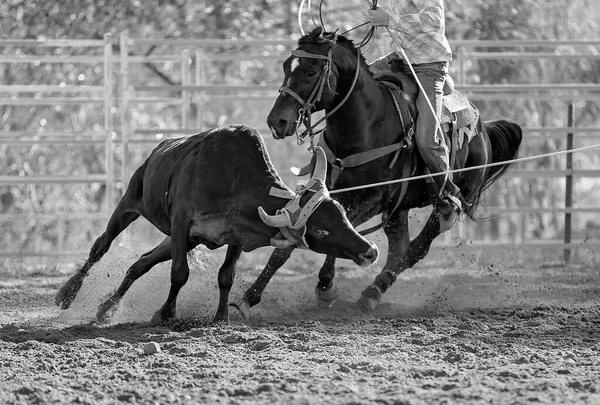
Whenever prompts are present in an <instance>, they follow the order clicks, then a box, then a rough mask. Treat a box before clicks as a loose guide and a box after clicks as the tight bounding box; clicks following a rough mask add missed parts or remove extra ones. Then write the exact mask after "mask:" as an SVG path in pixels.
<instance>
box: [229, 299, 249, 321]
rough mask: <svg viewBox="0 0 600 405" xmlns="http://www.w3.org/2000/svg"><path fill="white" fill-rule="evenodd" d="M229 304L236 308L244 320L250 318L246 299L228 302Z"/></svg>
mask: <svg viewBox="0 0 600 405" xmlns="http://www.w3.org/2000/svg"><path fill="white" fill-rule="evenodd" d="M229 306H230V307H232V308H235V309H237V310H238V311H239V313H240V315H242V318H244V320H245V321H247V320H249V319H250V304H248V301H246V300H245V299H244V298H242V299H240V300H237V301H235V302H230V303H229Z"/></svg>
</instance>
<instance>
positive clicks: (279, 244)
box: [270, 232, 294, 249]
mask: <svg viewBox="0 0 600 405" xmlns="http://www.w3.org/2000/svg"><path fill="white" fill-rule="evenodd" d="M270 242H271V246H274V247H276V248H278V249H286V248H289V247H292V246H294V243H293V242H292V241H290V240H288V239H286V237H285V236H283V234H282V233H281V232H277V235H275V236H273V237H272V238H271V240H270Z"/></svg>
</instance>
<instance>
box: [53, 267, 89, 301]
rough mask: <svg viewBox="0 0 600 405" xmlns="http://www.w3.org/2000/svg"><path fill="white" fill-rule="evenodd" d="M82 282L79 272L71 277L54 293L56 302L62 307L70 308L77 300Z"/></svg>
mask: <svg viewBox="0 0 600 405" xmlns="http://www.w3.org/2000/svg"><path fill="white" fill-rule="evenodd" d="M82 284H83V280H82V279H81V278H80V277H78V275H77V274H76V275H75V276H73V277H71V278H70V279H69V280H68V281H67V282H66V283H65V285H63V286H62V287H61V288H60V290H58V292H57V293H56V294H55V295H54V303H55V304H56V305H57V306H60V307H61V309H68V308H69V307H70V306H71V304H72V303H73V301H74V300H75V296H76V295H77V293H78V292H79V289H80V288H81V285H82Z"/></svg>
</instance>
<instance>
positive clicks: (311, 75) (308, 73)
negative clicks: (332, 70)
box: [306, 70, 317, 77]
mask: <svg viewBox="0 0 600 405" xmlns="http://www.w3.org/2000/svg"><path fill="white" fill-rule="evenodd" d="M316 74H317V72H315V71H314V70H307V71H306V76H307V77H313V76H314V75H316Z"/></svg>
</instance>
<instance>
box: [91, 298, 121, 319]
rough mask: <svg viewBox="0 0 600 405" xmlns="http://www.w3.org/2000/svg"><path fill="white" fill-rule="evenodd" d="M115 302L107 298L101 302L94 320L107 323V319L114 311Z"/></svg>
mask: <svg viewBox="0 0 600 405" xmlns="http://www.w3.org/2000/svg"><path fill="white" fill-rule="evenodd" d="M116 303H117V302H115V301H113V300H111V299H109V300H107V301H106V302H104V303H103V304H100V306H98V311H97V312H96V320H97V321H98V323H108V320H109V319H110V318H111V317H112V315H113V313H114V312H115V310H116V308H115V304H116Z"/></svg>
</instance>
